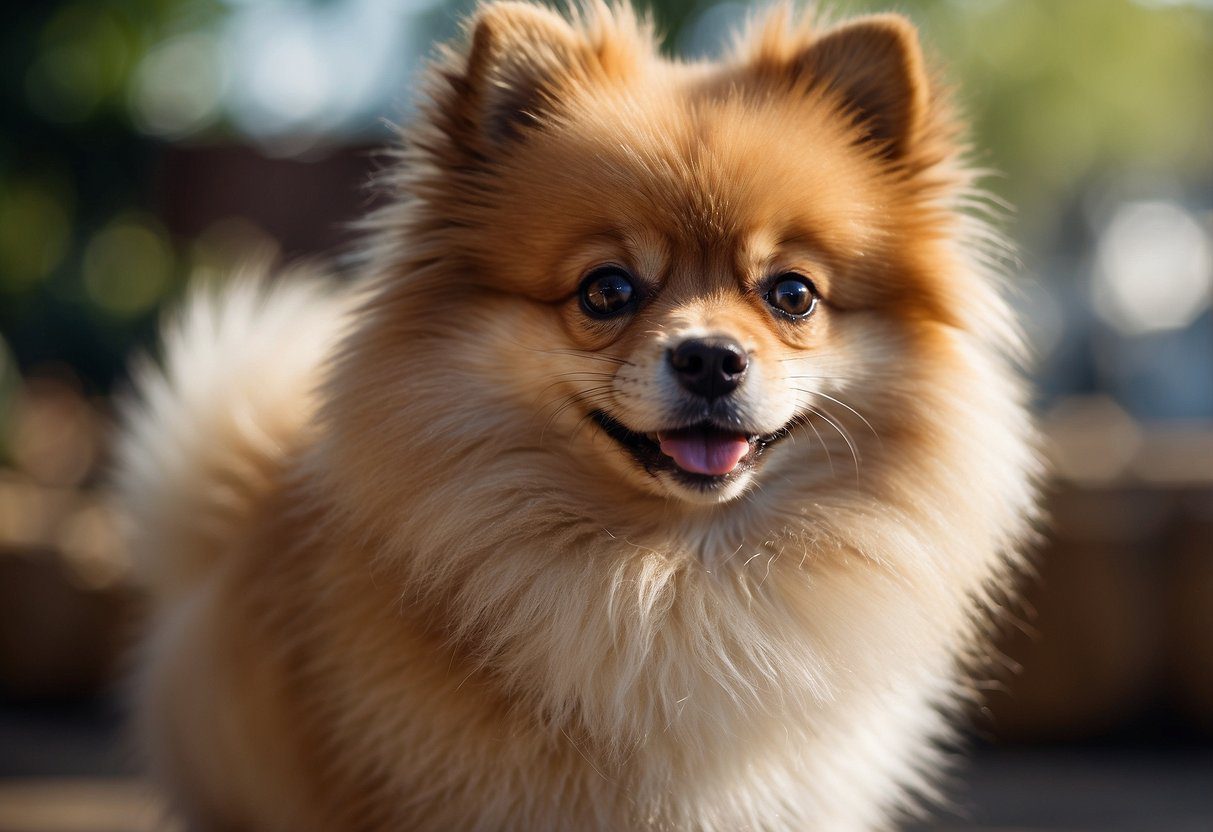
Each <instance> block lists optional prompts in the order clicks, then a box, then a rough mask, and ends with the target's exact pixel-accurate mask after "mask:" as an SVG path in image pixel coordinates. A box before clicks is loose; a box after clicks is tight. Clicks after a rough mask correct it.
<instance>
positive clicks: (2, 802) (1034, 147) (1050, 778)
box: [0, 0, 1213, 832]
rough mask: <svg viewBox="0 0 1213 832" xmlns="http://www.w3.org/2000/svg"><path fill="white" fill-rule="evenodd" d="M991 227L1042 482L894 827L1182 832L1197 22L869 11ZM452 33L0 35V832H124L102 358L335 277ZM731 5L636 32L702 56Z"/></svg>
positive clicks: (226, 6) (1196, 247) (436, 23)
mask: <svg viewBox="0 0 1213 832" xmlns="http://www.w3.org/2000/svg"><path fill="white" fill-rule="evenodd" d="M831 5H832V6H833V7H835V8H837V9H838V10H839V11H843V12H855V11H863V10H866V9H870V8H880V7H883V8H888V7H889V6H890V5H893V6H895V7H896V8H897V9H898V10H901V11H904V12H906V13H908V14H910V15H911V16H912V17H913V18H914V19H915V20H916V21H917V22H918V23H919V24H920V26H921V28H922V30H923V33H924V37H925V39H926V42H927V44H928V47H929V49H930V51H932V52H933V53H935V54H937V55H939V56H941V57H942V58H944V59H945V61H946V64H947V65H948V67H949V68H950V76H951V77H952V78H953V79H954V80H955V81H956V82H958V84H959V85H960V87H961V90H962V101H963V103H964V104H965V106H966V108H967V111H968V112H969V113H970V114H971V116H972V117H973V120H974V124H975V137H976V140H977V145H978V147H980V148H981V151H980V153H979V156H978V160H979V162H980V163H981V164H982V165H986V166H988V167H989V168H991V169H992V170H994V171H997V172H998V173H997V174H995V175H994V176H992V177H991V179H990V180H989V182H988V183H987V184H988V186H989V188H990V189H991V190H992V191H993V193H994V194H995V195H997V197H998V198H999V199H1001V200H1005V201H1006V202H1007V203H1008V204H1011V205H1015V206H1016V211H1015V212H1014V213H1009V214H1008V219H1007V223H1006V228H1007V231H1008V233H1009V234H1010V236H1011V237H1012V238H1013V239H1014V240H1016V242H1017V243H1018V245H1019V248H1020V252H1021V257H1022V260H1023V265H1022V268H1021V269H1020V270H1019V271H1020V275H1021V276H1020V277H1019V278H1017V279H1016V281H1015V282H1016V286H1017V289H1018V295H1017V298H1016V303H1017V305H1018V306H1019V307H1020V309H1021V311H1022V317H1023V320H1024V322H1025V324H1026V326H1027V329H1028V331H1029V333H1030V337H1031V340H1032V342H1033V344H1034V345H1035V348H1036V352H1037V355H1038V364H1037V366H1036V368H1035V371H1034V372H1035V375H1036V381H1037V385H1038V390H1039V400H1038V406H1039V411H1040V413H1041V416H1042V420H1043V424H1044V426H1045V429H1046V432H1047V436H1048V441H1049V453H1050V455H1051V457H1052V461H1053V465H1054V468H1055V471H1056V474H1057V477H1056V481H1055V483H1054V485H1053V487H1052V490H1051V493H1050V498H1049V500H1050V505H1049V509H1050V513H1051V515H1052V518H1053V520H1052V525H1051V529H1050V532H1049V536H1048V537H1049V539H1048V542H1047V544H1046V545H1045V547H1044V549H1043V551H1042V552H1041V555H1040V558H1039V568H1038V575H1037V576H1036V577H1035V578H1034V579H1033V581H1032V582H1031V585H1030V586H1029V590H1028V597H1027V601H1026V603H1025V604H1024V607H1023V609H1022V610H1019V611H1017V613H1016V619H1017V620H1012V621H1009V622H1008V624H1007V626H1006V633H1005V638H1004V644H1003V651H1004V652H1005V654H1006V666H1007V669H1008V672H1007V673H1006V674H1005V678H1004V679H1002V680H1001V681H1000V682H999V683H998V684H994V685H991V690H990V691H989V693H988V707H987V708H985V709H983V711H982V712H981V713H979V714H977V715H976V719H975V728H974V732H973V736H972V737H971V738H970V740H969V745H970V746H971V747H972V748H973V749H975V762H974V764H973V765H972V766H970V767H968V768H966V769H964V770H963V771H962V772H961V773H960V774H959V776H958V777H957V779H956V782H955V783H954V785H953V786H952V788H951V789H950V790H949V795H950V797H951V799H952V801H953V803H954V808H953V809H951V810H950V811H946V812H941V813H940V814H939V816H938V817H937V818H936V819H935V820H932V821H930V822H928V823H924V825H923V826H922V828H923V829H993V828H1019V829H1092V830H1094V829H1099V830H1104V829H1142V830H1171V829H1175V830H1187V829H1191V830H1197V829H1200V830H1209V829H1213V311H1211V309H1210V302H1211V299H1213V2H1208V0H1206V1H1205V2H1196V1H1195V0H1191V1H1190V2H1180V0H1065V2H1057V0H899V2H896V3H893V4H889V3H881V4H877V3H867V2H837V3H833V4H831ZM468 7H469V4H468V3H467V2H463V1H462V0H460V2H455V3H450V2H443V0H313V2H306V1H305V0H76V1H75V2H61V1H60V2H38V3H24V4H7V5H6V7H5V10H4V11H3V12H0V15H3V25H2V26H0V73H2V77H3V85H0V830H22V832H49V831H50V830H77V831H78V832H83V830H90V831H91V830H102V829H106V830H126V829H145V828H152V826H154V825H155V823H156V819H157V817H158V815H157V810H156V807H155V803H154V799H152V798H150V797H149V796H148V793H147V792H146V791H145V790H144V787H142V786H141V785H140V784H139V782H138V780H137V778H136V777H135V772H136V768H135V766H134V763H133V756H132V755H130V754H129V753H128V752H127V749H126V747H125V745H124V743H123V740H122V739H121V737H122V733H121V730H120V721H121V716H122V714H121V705H120V702H121V696H120V685H121V679H122V674H123V668H124V658H123V657H124V650H125V648H126V646H127V645H128V644H129V636H130V633H131V630H132V621H134V620H135V619H136V618H137V616H138V610H139V599H138V596H137V593H136V592H135V591H134V590H133V589H132V588H131V584H130V575H129V565H128V562H127V560H126V557H125V554H124V552H123V549H122V546H121V542H120V539H119V538H118V536H117V534H116V533H115V529H114V525H113V520H112V518H111V516H110V514H109V513H108V512H107V510H106V508H105V504H104V500H103V493H102V492H103V471H104V465H105V460H106V436H107V431H108V429H109V424H110V420H111V416H112V412H113V411H112V405H111V402H112V396H113V395H114V394H115V393H116V392H120V391H121V390H122V387H123V383H124V381H123V373H124V367H125V363H126V360H127V356H128V355H129V354H130V352H131V351H132V350H133V349H137V348H140V347H146V346H148V345H150V344H151V343H152V334H153V331H154V328H155V324H156V321H157V318H158V316H159V314H160V312H161V310H162V309H163V308H164V307H165V305H166V304H171V303H172V302H173V300H174V298H176V297H178V296H179V294H180V293H181V291H182V287H183V286H184V285H186V283H187V281H189V280H192V279H199V278H204V277H208V276H211V277H213V276H216V275H221V274H223V272H224V271H225V270H227V269H229V268H230V267H231V266H232V265H233V264H234V263H237V262H239V261H240V260H242V259H244V258H246V257H249V256H267V255H269V256H278V257H282V258H285V259H291V258H298V257H303V256H315V255H329V256H337V257H340V255H341V252H342V251H343V249H344V248H345V247H347V246H348V245H349V244H350V243H351V241H352V240H353V239H354V234H353V233H352V232H351V230H350V228H349V225H348V223H350V222H351V221H353V220H355V219H357V218H358V217H359V216H360V215H361V214H363V213H364V212H365V211H366V210H367V209H368V208H369V207H371V206H372V205H373V204H374V202H375V199H376V198H375V196H374V195H373V194H372V193H371V192H370V191H369V190H368V189H367V187H366V185H367V181H368V179H369V177H370V176H371V174H372V173H373V172H374V171H375V170H376V169H377V167H378V166H379V165H380V164H381V161H380V157H378V156H377V155H376V152H375V151H376V149H377V148H379V147H381V146H382V145H383V144H384V143H385V141H386V140H387V139H388V138H389V129H388V127H387V126H386V124H385V122H384V119H391V120H392V121H396V122H401V121H405V120H407V119H408V118H409V115H410V110H409V108H410V98H411V95H412V88H413V87H412V83H411V81H412V79H413V77H414V74H415V72H416V70H417V68H418V65H419V62H420V61H421V60H423V59H424V57H425V56H426V55H427V54H428V52H429V50H430V49H431V48H432V44H433V43H434V42H435V40H436V39H442V38H446V37H449V36H450V35H452V34H453V33H454V32H455V31H456V26H457V20H458V16H459V15H460V13H462V12H464V11H466V10H467V8H468ZM747 12H748V6H747V4H744V3H737V2H722V3H716V2H711V0H702V2H693V0H661V1H660V2H658V3H657V4H656V6H655V15H656V17H657V20H658V21H659V23H660V25H661V28H662V31H664V32H665V33H666V34H667V38H666V40H667V44H668V47H669V49H670V50H671V51H672V52H675V53H679V54H683V55H687V56H692V57H694V56H702V55H710V54H712V53H714V51H716V50H717V49H718V48H719V46H720V44H721V43H722V41H723V39H724V38H725V37H726V35H727V33H728V32H729V31H730V30H731V29H732V28H733V27H734V26H735V25H736V24H737V23H738V22H740V21H741V20H743V19H744V18H745V16H746V14H747Z"/></svg>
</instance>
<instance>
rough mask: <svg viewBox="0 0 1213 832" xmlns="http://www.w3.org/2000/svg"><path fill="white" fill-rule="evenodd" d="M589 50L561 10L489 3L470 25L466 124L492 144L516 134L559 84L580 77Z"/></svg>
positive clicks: (549, 100) (547, 102)
mask: <svg viewBox="0 0 1213 832" xmlns="http://www.w3.org/2000/svg"><path fill="white" fill-rule="evenodd" d="M592 58H593V55H592V52H591V50H590V49H589V47H588V45H587V44H586V42H585V40H584V38H583V37H582V35H581V34H580V33H578V32H577V31H576V30H574V28H573V27H572V26H571V25H569V23H568V22H567V21H566V20H565V19H564V18H562V17H561V16H560V15H558V14H557V13H555V12H554V11H551V10H550V9H547V8H544V7H542V6H536V5H532V4H530V3H520V2H505V3H493V4H491V5H487V6H485V7H484V8H482V9H481V10H480V12H479V13H478V14H477V15H476V16H475V18H474V19H473V21H472V24H471V43H470V47H469V49H468V53H467V63H466V69H465V71H464V76H463V78H462V79H461V80H462V84H461V86H462V88H463V91H464V93H465V95H464V98H465V100H464V102H463V104H464V106H465V107H467V108H468V113H467V115H468V117H469V119H470V121H471V122H472V123H471V124H470V125H468V126H470V127H472V128H473V129H474V130H476V131H477V132H479V133H480V135H481V137H482V138H484V139H487V140H488V141H489V142H491V143H501V142H507V141H511V140H514V139H516V138H518V137H519V136H520V135H521V134H522V133H523V132H525V130H526V129H527V127H529V126H531V125H533V124H535V123H537V122H538V121H539V120H540V118H541V116H542V115H543V114H544V112H545V111H547V110H548V109H549V108H550V107H551V106H552V105H553V102H554V100H555V99H556V96H555V94H556V93H557V92H558V91H559V90H560V89H561V88H563V87H564V86H566V85H569V84H575V83H578V82H579V81H582V80H584V77H585V75H586V73H587V71H589V68H590V66H589V62H590V61H591V60H592Z"/></svg>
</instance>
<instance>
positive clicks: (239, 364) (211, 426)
mask: <svg viewBox="0 0 1213 832" xmlns="http://www.w3.org/2000/svg"><path fill="white" fill-rule="evenodd" d="M347 295H348V292H347V293H344V294H338V293H337V292H336V291H334V290H333V288H332V287H330V286H327V285H326V284H325V283H323V282H322V281H321V280H319V279H318V278H316V277H315V276H310V275H300V274H291V275H285V276H283V278H281V279H280V280H278V281H276V282H275V283H274V284H273V285H270V284H268V283H267V282H266V280H265V279H264V278H263V277H260V276H254V275H244V276H241V277H239V278H237V279H235V280H234V281H233V282H232V283H230V284H228V285H227V286H225V287H223V288H219V289H216V288H214V287H209V288H201V289H198V290H195V291H194V292H193V293H191V295H190V297H189V299H188V300H187V302H186V304H185V306H184V308H183V309H182V310H181V311H180V312H179V313H178V315H177V316H176V317H175V318H174V319H172V320H171V321H170V322H169V324H168V325H167V326H166V328H165V333H164V348H163V359H162V361H161V362H160V363H159V364H157V363H155V362H153V361H150V360H147V359H144V360H143V361H141V362H140V363H139V364H138V366H137V367H136V371H135V387H136V391H135V392H136V395H135V396H134V397H133V398H131V399H130V400H129V401H128V402H127V403H126V406H125V407H124V408H123V412H122V416H123V420H122V421H123V427H122V431H121V434H120V436H119V438H118V443H117V449H116V456H117V459H116V463H117V465H116V474H117V476H116V486H117V491H118V498H119V500H120V503H121V508H122V513H123V515H124V519H125V521H126V522H127V523H128V524H129V539H130V541H131V545H132V550H133V556H134V558H135V561H136V566H137V568H138V570H139V571H140V572H141V573H142V577H143V578H145V579H146V580H147V582H148V583H150V584H151V586H152V588H153V590H154V591H156V592H157V593H158V594H174V593H175V592H177V591H179V590H181V589H183V588H185V587H188V586H190V585H191V584H192V583H193V582H194V581H195V580H196V579H197V578H198V577H199V576H200V575H201V574H203V573H205V572H206V571H208V570H209V569H210V567H211V566H212V565H213V563H215V562H216V561H217V560H219V559H221V558H223V557H224V554H225V552H226V551H228V550H230V549H232V548H234V546H235V545H237V544H236V541H237V540H238V537H239V532H240V527H241V525H242V523H243V522H244V521H245V519H246V518H247V517H248V516H249V514H250V513H251V512H252V510H253V509H254V508H255V507H256V506H257V504H258V502H259V500H260V499H261V498H262V497H264V495H265V494H266V492H267V490H268V489H270V488H272V486H273V483H274V479H275V474H276V472H277V471H278V469H279V466H280V465H281V462H282V459H283V457H284V455H285V454H286V453H288V452H289V450H290V449H291V447H292V446H294V445H295V444H296V443H297V442H298V440H299V438H300V437H301V434H302V433H303V431H304V430H305V428H306V426H307V425H308V423H309V422H310V421H311V418H312V416H313V413H314V410H315V396H316V387H317V385H318V383H319V380H320V374H321V371H322V367H323V365H324V362H325V360H326V358H327V356H328V355H329V354H330V353H331V351H332V349H333V347H334V345H335V342H336V340H337V338H338V337H339V332H340V330H341V328H342V324H343V322H344V320H345V317H346V311H347V309H348V306H349V301H348V298H347V297H346V296H347Z"/></svg>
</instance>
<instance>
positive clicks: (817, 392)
mask: <svg viewBox="0 0 1213 832" xmlns="http://www.w3.org/2000/svg"><path fill="white" fill-rule="evenodd" d="M801 392H802V393H809V394H810V395H813V396H821V397H822V398H823V399H829V400H830V401H832V402H834V403H835V404H837V405H838V406H840V407H845V408H846V409H847V410H849V411H851V412H852V413H854V414H855V415H856V416H857V417H858V418H859V420H860V421H861V422H863V423H864V424H865V425H867V428H868V430H870V431H872V435H873V436H874V437H876V441H877V442H881V443H882V444H883V441H884V440H882V439H881V438H880V434H879V433H877V432H876V428H874V427H872V423H871V422H869V421H868V420H867V419H865V418H864V416H863V414H862V413H860V412H859V411H858V410H856V409H855V408H853V407H851V406H850V405H849V404H847V403H846V402H844V401H841V400H839V399H836V398H834V397H833V396H831V395H829V394H827V393H822V392H821V391H820V390H812V391H809V390H802V391H801Z"/></svg>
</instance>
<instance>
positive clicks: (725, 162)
mask: <svg viewBox="0 0 1213 832" xmlns="http://www.w3.org/2000/svg"><path fill="white" fill-rule="evenodd" d="M619 19H624V20H625V23H624V24H618V23H616V26H617V28H616V29H614V30H611V31H606V30H603V29H602V28H598V29H595V28H594V27H581V28H576V27H574V26H570V25H569V24H568V23H566V22H565V21H563V20H562V19H560V18H559V17H557V16H556V15H554V14H551V13H548V12H545V11H543V10H541V9H538V8H536V7H532V6H529V5H518V6H512V5H495V6H492V7H489V8H488V9H487V10H486V11H485V12H484V13H483V14H482V16H481V17H480V19H479V20H478V21H477V23H476V24H475V26H474V29H473V32H472V38H471V44H470V47H469V51H468V54H467V56H466V58H461V57H457V58H456V59H454V61H453V63H456V64H459V65H460V67H459V69H458V70H452V72H451V73H450V74H448V76H446V80H447V81H451V79H452V76H455V75H457V76H458V77H455V78H454V83H451V84H450V87H449V89H448V88H447V87H443V90H442V92H441V94H440V95H437V96H436V101H435V103H434V104H433V106H432V108H431V111H430V113H429V118H430V120H431V127H432V128H433V129H432V131H431V132H430V133H425V132H423V133H422V134H421V136H420V139H419V140H418V141H419V143H421V144H426V143H427V141H428V142H431V143H432V145H433V147H430V148H428V149H427V152H428V153H429V154H430V156H428V157H427V160H428V161H429V163H431V164H433V165H434V171H433V172H432V181H431V182H429V183H428V184H423V186H421V187H418V188H416V190H418V191H420V192H421V194H422V197H423V202H424V205H425V207H424V211H423V217H425V218H426V219H425V222H428V223H431V227H430V228H429V229H428V230H429V232H430V233H431V234H432V235H434V236H435V238H437V237H438V236H441V239H442V242H441V243H438V244H436V250H440V251H441V252H442V255H441V256H442V257H443V258H445V260H446V261H447V262H448V266H450V265H451V263H452V262H453V261H456V260H457V261H458V263H457V265H455V266H454V268H452V269H451V270H450V271H447V272H444V273H443V277H442V280H443V281H445V283H444V285H443V286H442V287H437V286H436V287H435V292H437V293H439V294H441V293H445V294H446V296H447V297H449V298H450V299H451V300H452V304H453V305H452V306H451V307H449V308H448V309H446V310H445V311H435V312H433V313H432V314H434V315H435V316H437V317H440V318H447V319H448V320H452V321H454V320H463V321H470V318H468V317H467V314H468V310H467V304H466V301H467V299H469V298H476V299H477V303H476V312H475V315H476V317H475V320H476V324H475V331H476V333H477V336H476V343H477V348H478V349H480V350H481V352H480V357H479V358H478V359H476V361H475V363H478V364H479V365H480V366H481V367H482V368H483V372H484V373H485V374H488V375H491V376H492V378H491V379H488V380H487V383H488V384H491V385H492V386H493V387H495V388H499V389H501V390H506V391H508V393H509V396H510V397H511V400H512V401H514V402H515V403H518V404H519V405H520V406H522V407H523V409H524V410H525V409H526V408H529V409H530V412H531V413H532V415H533V418H532V419H531V420H530V421H529V422H528V424H526V425H518V424H510V425H508V426H506V427H504V428H503V429H502V433H503V436H504V435H505V434H507V433H508V435H509V437H510V439H509V441H514V442H516V441H517V439H518V436H519V434H520V433H528V434H533V436H532V437H531V439H532V440H533V441H534V442H540V441H541V440H542V441H544V442H546V443H547V444H548V446H549V447H550V449H551V450H552V452H553V453H556V454H560V455H569V454H572V455H575V456H577V457H578V458H579V459H581V460H592V461H593V464H594V466H596V468H597V469H598V470H601V469H608V470H609V471H610V473H609V474H603V476H612V477H619V478H622V479H623V480H624V481H625V482H630V483H632V484H634V485H636V486H638V487H640V488H642V489H647V490H650V491H652V490H656V491H658V492H659V493H662V494H664V495H667V496H673V497H675V498H677V499H680V500H686V501H691V502H720V501H726V500H730V499H733V498H735V497H737V496H738V495H739V494H741V493H742V492H743V491H744V490H745V489H746V488H747V487H748V486H750V485H752V484H753V483H754V482H755V480H756V478H758V479H759V481H761V478H762V477H763V474H764V471H765V470H767V469H771V468H775V467H778V466H779V465H781V464H788V465H791V464H801V465H804V464H808V463H807V462H806V459H807V455H808V454H810V451H809V450H808V448H809V447H810V446H811V444H812V443H813V442H819V443H821V444H825V445H827V446H828V445H830V444H836V443H838V442H845V445H844V446H843V447H844V448H845V450H844V453H845V454H847V455H848V457H847V462H846V464H847V465H849V464H850V459H849V455H850V454H851V453H853V452H854V451H855V449H854V448H853V447H851V446H853V444H854V440H853V438H852V436H851V433H850V431H848V429H847V425H848V424H850V425H852V426H854V425H855V424H857V422H856V417H858V419H859V420H860V422H859V423H865V422H868V418H867V417H865V416H864V415H862V414H863V412H864V411H865V410H867V409H876V410H879V411H880V412H881V413H882V414H884V415H883V416H878V415H876V414H873V415H872V419H873V420H876V419H877V418H892V419H895V418H896V406H895V405H896V403H895V401H894V402H892V403H891V404H892V406H891V407H890V402H889V401H888V396H889V395H890V394H891V392H893V391H896V389H897V387H898V382H897V379H899V378H900V377H901V376H902V375H904V374H903V373H902V371H901V364H902V362H904V361H906V360H908V357H909V356H910V355H911V354H912V353H913V352H914V349H915V348H914V337H915V335H914V333H915V332H916V327H915V323H916V322H919V321H922V320H940V319H944V318H946V317H947V294H948V289H947V288H945V287H944V286H943V285H942V281H941V280H940V279H939V278H938V276H937V272H938V271H939V268H938V266H939V263H940V262H941V260H943V259H945V258H946V254H944V253H943V248H942V247H943V245H944V243H945V242H946V239H945V238H947V237H948V232H947V231H946V230H943V229H942V228H941V222H942V221H941V220H940V219H939V217H940V216H941V215H946V212H943V211H940V210H938V209H933V208H932V206H931V199H932V195H931V194H930V186H929V185H928V184H924V182H925V180H927V179H929V176H928V175H927V173H928V172H929V170H930V168H931V167H932V166H933V165H934V164H935V163H936V162H938V161H940V160H941V159H943V158H944V157H945V156H947V155H948V154H947V153H941V151H940V148H939V138H938V136H933V135H932V129H933V128H932V126H931V113H930V110H931V102H930V96H929V93H928V85H927V81H926V78H925V75H924V72H923V69H922V61H921V57H920V54H919V50H918V46H917V41H916V37H915V35H914V32H913V30H912V28H911V27H910V26H909V24H907V23H906V22H904V21H903V20H901V19H900V18H896V17H879V18H868V19H864V20H861V21H859V22H857V23H852V24H849V25H847V26H844V27H842V28H839V29H835V30H832V31H828V32H827V33H826V34H824V35H821V34H808V33H805V32H800V33H797V32H793V31H788V30H787V26H786V24H785V22H784V21H783V20H782V19H780V18H778V17H776V18H774V19H772V20H771V21H769V22H768V24H767V26H766V28H765V29H762V30H760V31H758V32H757V33H755V34H754V35H752V36H751V37H750V38H749V41H748V43H749V45H748V46H743V48H742V49H741V50H740V52H739V54H738V55H737V56H735V57H734V58H732V59H731V60H728V61H725V62H721V63H718V64H711V65H685V64H674V63H670V62H668V61H666V60H663V59H661V58H660V57H658V56H657V55H656V54H655V52H654V51H653V49H652V46H651V39H650V38H649V37H648V35H647V34H646V33H644V32H643V30H642V28H641V27H635V26H633V27H631V28H630V29H628V30H627V31H623V29H627V28H628V27H627V24H626V18H625V17H624V18H617V19H616V20H619ZM600 27H601V24H600ZM440 142H448V143H450V147H449V148H443V149H441V150H440V151H439V150H436V149H435V148H436V147H437V145H438V144H439V143H440ZM932 154H934V156H935V157H937V158H932ZM435 159H437V163H435V162H434V160H435ZM452 274H453V275H454V277H452V276H451V275H452ZM452 281H454V282H456V283H458V288H452V286H451V282H452ZM428 294H432V293H427V295H428ZM459 308H461V309H462V311H458V309H459ZM469 326H470V324H469ZM461 337H464V338H470V337H471V336H470V333H463V334H462V335H461ZM890 380H892V382H891V383H890ZM482 381H486V380H484V379H482ZM481 392H483V391H481V390H475V389H469V390H467V391H466V393H465V395H467V396H471V397H475V396H477V395H480V394H481ZM882 397H883V398H882ZM499 412H500V413H504V412H505V411H504V410H503V411H499ZM865 430H877V428H876V427H874V426H872V425H871V424H866V425H865ZM823 431H825V432H826V433H827V434H829V435H830V437H831V439H823ZM798 437H801V439H800V441H799V443H797V441H796V440H797V439H798ZM793 446H798V447H795V448H793ZM813 458H814V460H815V461H816V462H819V463H824V462H825V461H826V457H825V456H822V455H815V456H814V457H813ZM781 460H783V462H781ZM797 460H799V462H797ZM829 462H830V464H831V465H833V460H830V461H829ZM840 464H841V463H840ZM764 487H765V483H764Z"/></svg>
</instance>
